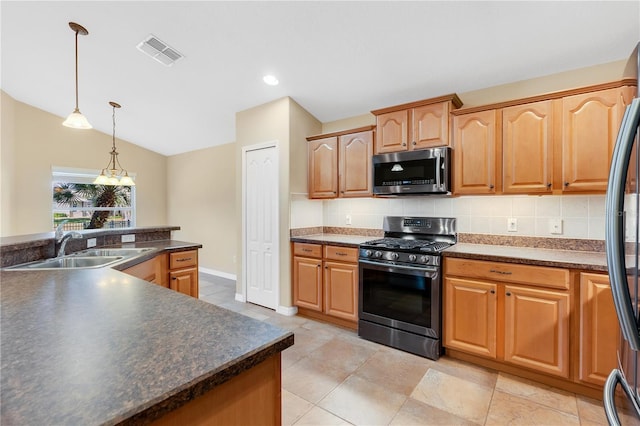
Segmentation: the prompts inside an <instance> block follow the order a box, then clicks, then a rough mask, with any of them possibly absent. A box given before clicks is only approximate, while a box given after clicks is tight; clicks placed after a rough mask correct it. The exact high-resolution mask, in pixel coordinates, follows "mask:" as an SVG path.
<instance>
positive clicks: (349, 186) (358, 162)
mask: <svg viewBox="0 0 640 426" xmlns="http://www.w3.org/2000/svg"><path fill="white" fill-rule="evenodd" d="M339 147H340V155H339V162H338V163H339V168H340V176H339V181H340V194H339V196H340V197H368V196H371V194H372V185H371V181H372V174H371V157H372V156H373V132H372V131H368V132H360V133H354V134H350V135H343V136H340V141H339Z"/></svg>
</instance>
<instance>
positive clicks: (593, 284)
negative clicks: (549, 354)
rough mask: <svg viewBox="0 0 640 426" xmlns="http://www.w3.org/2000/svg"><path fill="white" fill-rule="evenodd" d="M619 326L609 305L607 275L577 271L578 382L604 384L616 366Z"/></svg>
mask: <svg viewBox="0 0 640 426" xmlns="http://www.w3.org/2000/svg"><path fill="white" fill-rule="evenodd" d="M619 339H620V326H619V325H618V318H617V316H616V309H615V306H614V304H613V296H612V294H611V286H610V284H609V276H608V275H605V274H594V273H584V272H583V273H581V274H580V368H579V370H578V377H579V379H580V380H581V381H583V382H587V383H593V384H596V385H600V386H604V383H605V381H606V380H607V377H608V376H609V373H611V370H613V369H614V368H617V366H618V361H617V356H616V354H617V349H618V344H619Z"/></svg>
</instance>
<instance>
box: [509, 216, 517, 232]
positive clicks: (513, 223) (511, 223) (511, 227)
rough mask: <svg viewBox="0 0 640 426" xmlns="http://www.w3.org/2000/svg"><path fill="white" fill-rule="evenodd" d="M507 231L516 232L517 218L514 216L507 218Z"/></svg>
mask: <svg viewBox="0 0 640 426" xmlns="http://www.w3.org/2000/svg"><path fill="white" fill-rule="evenodd" d="M507 231H508V232H518V219H517V218H515V217H510V218H508V219H507Z"/></svg>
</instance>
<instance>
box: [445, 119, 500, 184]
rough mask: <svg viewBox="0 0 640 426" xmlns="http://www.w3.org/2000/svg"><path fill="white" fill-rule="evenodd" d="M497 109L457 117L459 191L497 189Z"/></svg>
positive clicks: (456, 177) (455, 144)
mask: <svg viewBox="0 0 640 426" xmlns="http://www.w3.org/2000/svg"><path fill="white" fill-rule="evenodd" d="M496 122H497V118H496V111H495V110H491V111H481V112H477V113H470V114H464V115H458V116H455V117H454V119H453V127H454V128H453V147H454V152H453V160H454V181H453V190H454V193H455V194H495V193H496Z"/></svg>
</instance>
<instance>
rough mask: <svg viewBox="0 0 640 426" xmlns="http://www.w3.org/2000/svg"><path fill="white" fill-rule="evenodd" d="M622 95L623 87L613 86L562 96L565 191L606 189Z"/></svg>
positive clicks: (563, 184)
mask: <svg viewBox="0 0 640 426" xmlns="http://www.w3.org/2000/svg"><path fill="white" fill-rule="evenodd" d="M624 94H625V88H615V89H608V90H602V91H598V92H593V93H586V94H580V95H574V96H567V97H565V98H563V100H562V127H563V136H562V159H563V160H562V182H561V185H562V186H563V191H564V192H591V191H593V192H596V191H597V192H605V191H606V188H607V180H608V178H609V165H610V163H611V155H612V153H613V147H614V145H615V142H616V137H617V135H618V128H619V127H620V122H621V120H622V115H623V113H624Z"/></svg>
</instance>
